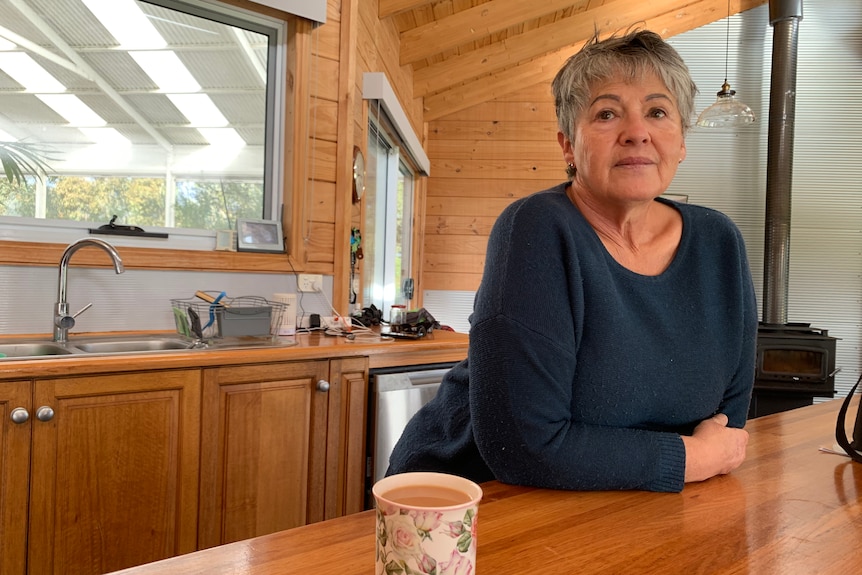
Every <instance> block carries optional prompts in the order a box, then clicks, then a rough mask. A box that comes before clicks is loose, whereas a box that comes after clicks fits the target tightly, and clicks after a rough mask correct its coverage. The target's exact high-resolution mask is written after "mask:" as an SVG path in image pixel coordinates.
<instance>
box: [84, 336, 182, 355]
mask: <svg viewBox="0 0 862 575" xmlns="http://www.w3.org/2000/svg"><path fill="white" fill-rule="evenodd" d="M72 345H74V346H75V347H76V348H78V349H80V350H81V351H84V352H86V353H134V352H139V351H166V350H170V349H189V348H191V347H192V344H191V342H187V341H183V340H180V339H126V340H102V341H90V342H80V343H79V342H75V341H74V340H73V341H72Z"/></svg>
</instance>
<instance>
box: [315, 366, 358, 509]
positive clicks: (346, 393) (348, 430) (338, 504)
mask: <svg viewBox="0 0 862 575" xmlns="http://www.w3.org/2000/svg"><path fill="white" fill-rule="evenodd" d="M329 381H330V384H331V388H330V391H329V417H328V421H327V434H326V435H327V441H326V444H327V451H326V496H325V502H326V504H325V512H324V514H325V517H324V518H325V519H331V518H333V517H340V516H342V515H347V514H349V513H357V512H359V511H362V510H363V509H364V508H365V442H366V422H367V419H366V415H367V412H368V358H367V357H353V358H347V359H335V360H332V361H331V362H330V365H329Z"/></svg>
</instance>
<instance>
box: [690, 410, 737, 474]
mask: <svg viewBox="0 0 862 575" xmlns="http://www.w3.org/2000/svg"><path fill="white" fill-rule="evenodd" d="M682 441H683V443H684V444H685V481H686V483H688V482H691V481H703V480H704V479H709V478H710V477H713V476H715V475H724V474H725V473H730V472H731V471H733V470H734V469H736V468H737V467H739V466H740V465H741V464H742V462H743V461H744V460H745V447H746V445H748V432H747V431H745V430H744V429H736V428H733V427H727V416H726V415H724V414H723V413H719V414H717V415H714V416H712V417H710V418H709V419H705V420H703V421H701V422H700V423H699V424H698V426H697V427H695V428H694V433H693V434H692V435H691V436H690V437H688V436H683V438H682Z"/></svg>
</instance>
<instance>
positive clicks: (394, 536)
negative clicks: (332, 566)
mask: <svg viewBox="0 0 862 575" xmlns="http://www.w3.org/2000/svg"><path fill="white" fill-rule="evenodd" d="M372 492H373V494H374V500H375V503H376V509H377V511H376V513H377V528H376V532H377V537H376V544H375V547H376V552H375V574H376V575H393V574H396V573H397V574H402V575H476V525H477V518H478V511H479V501H480V500H481V499H482V488H481V487H479V486H478V485H476V484H475V483H473V482H472V481H470V480H469V479H464V478H463V477H458V476H457V475H448V474H446V473H431V472H418V473H400V474H397V475H391V476H389V477H384V478H383V479H381V480H380V481H378V482H377V483H375V484H374V487H373V488H372Z"/></svg>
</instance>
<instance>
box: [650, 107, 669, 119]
mask: <svg viewBox="0 0 862 575" xmlns="http://www.w3.org/2000/svg"><path fill="white" fill-rule="evenodd" d="M650 116H651V117H653V118H664V117H665V116H667V112H665V111H664V110H662V109H661V108H653V109H652V110H650Z"/></svg>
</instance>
